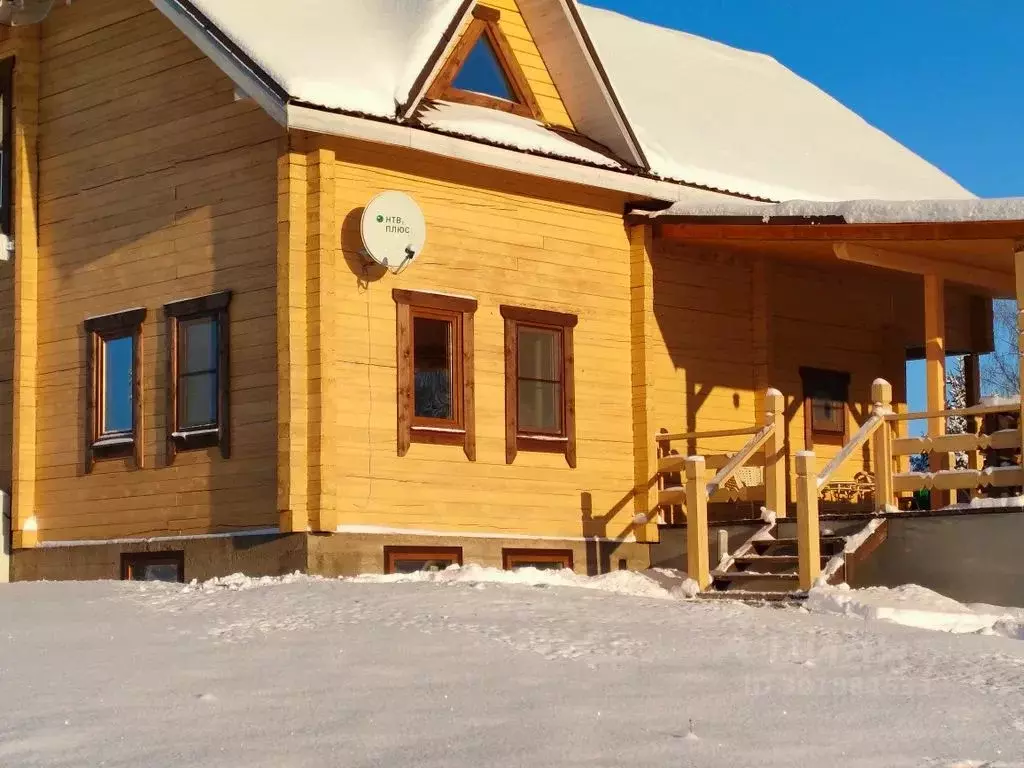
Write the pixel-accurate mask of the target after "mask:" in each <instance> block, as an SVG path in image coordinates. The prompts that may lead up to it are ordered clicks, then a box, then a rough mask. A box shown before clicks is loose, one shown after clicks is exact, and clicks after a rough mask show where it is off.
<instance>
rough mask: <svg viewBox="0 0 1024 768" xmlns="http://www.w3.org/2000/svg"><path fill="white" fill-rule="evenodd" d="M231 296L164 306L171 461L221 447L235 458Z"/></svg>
mask: <svg viewBox="0 0 1024 768" xmlns="http://www.w3.org/2000/svg"><path fill="white" fill-rule="evenodd" d="M230 303H231V291H224V292H222V293H216V294H213V295H210V296H202V297H200V298H196V299H187V300H185V301H177V302H173V303H171V304H166V305H164V314H165V315H166V316H167V323H168V328H167V337H168V338H169V339H170V350H169V351H168V375H167V380H168V382H169V387H168V390H169V391H168V398H167V399H168V419H167V423H168V435H167V440H168V456H169V457H170V458H171V459H173V457H174V455H175V454H177V453H179V452H181V451H188V450H195V449H200V448H209V447H212V446H217V447H219V448H220V452H221V455H222V456H223V457H224V458H225V459H226V458H229V457H230V455H231V450H230V440H229V434H230V432H229V430H230V423H231V422H230V386H229V383H230V379H229V374H228V346H229V345H228V339H229V330H228V306H229V305H230Z"/></svg>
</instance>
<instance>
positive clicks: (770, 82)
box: [581, 6, 973, 200]
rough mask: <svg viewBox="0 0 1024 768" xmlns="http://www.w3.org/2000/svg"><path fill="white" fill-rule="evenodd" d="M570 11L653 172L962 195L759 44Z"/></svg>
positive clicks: (728, 182)
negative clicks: (754, 48) (579, 20)
mask: <svg viewBox="0 0 1024 768" xmlns="http://www.w3.org/2000/svg"><path fill="white" fill-rule="evenodd" d="M581 12H582V14H583V19H584V21H585V23H586V26H587V29H588V30H589V31H590V34H591V36H592V37H593V39H594V44H595V46H596V48H597V53H598V55H599V56H600V57H601V60H602V61H603V62H604V66H605V68H606V69H607V71H608V74H609V77H610V78H611V81H612V85H613V86H614V87H615V89H616V91H617V92H618V94H619V97H620V99H621V100H622V102H623V106H624V107H625V111H626V115H627V117H628V119H629V121H630V123H631V124H632V126H633V129H634V130H635V131H636V134H637V136H638V137H639V139H640V143H641V144H642V145H643V148H644V151H645V153H646V155H647V158H648V160H649V161H650V166H651V170H652V171H653V172H654V173H656V174H658V175H659V176H662V177H664V178H667V179H674V180H677V181H683V182H689V183H691V184H697V185H700V186H705V187H710V188H713V189H720V190H724V191H729V192H735V193H740V194H743V195H749V196H752V197H760V198H766V199H769V200H789V199H804V200H846V199H864V198H877V199H881V200H909V199H918V198H964V197H973V195H971V193H970V192H968V191H967V190H966V189H964V188H963V187H962V186H960V185H959V184H958V183H956V182H955V181H954V180H953V179H951V178H950V177H949V176H947V175H946V174H945V173H943V172H942V171H940V170H939V169H938V168H936V167H935V166H933V165H932V164H930V163H928V162H927V161H926V160H924V159H922V158H921V157H919V156H918V155H916V154H914V153H913V152H911V151H910V150H909V149H907V148H906V147H904V146H903V145H901V144H900V143H899V142H897V141H896V140H895V139H893V138H891V137H890V136H888V135H886V134H885V133H883V132H882V131H880V130H878V129H877V128H875V127H873V126H872V125H870V124H869V123H867V122H866V121H865V120H864V119H863V118H861V117H860V116H858V115H857V114H855V113H854V112H852V111H851V110H849V109H848V108H846V107H845V106H843V105H842V104H840V103H839V102H838V101H836V100H835V99H833V98H832V97H831V96H829V95H828V94H827V93H825V92H824V91H822V90H821V89H819V88H817V87H816V86H814V85H812V84H811V83H809V82H807V81H806V80H804V79H803V78H801V77H799V76H798V75H796V74H795V73H793V72H791V71H790V70H788V69H786V68H785V67H784V66H782V65H781V64H779V62H777V61H776V60H775V59H773V58H771V57H770V56H765V55H763V54H758V53H750V52H748V51H743V50H739V49H737V48H731V47H730V46H727V45H723V44H721V43H716V42H713V41H711V40H706V39H704V38H701V37H697V36H696V35H691V34H687V33H685V32H679V31H677V30H672V29H665V28H664V27H658V26H654V25H653V24H646V23H644V22H641V21H637V20H635V19H631V18H629V17H626V16H623V15H621V14H618V13H614V12H612V11H605V10H600V9H597V8H590V7H587V6H581Z"/></svg>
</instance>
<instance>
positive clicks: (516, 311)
mask: <svg viewBox="0 0 1024 768" xmlns="http://www.w3.org/2000/svg"><path fill="white" fill-rule="evenodd" d="M501 316H502V317H503V318H504V319H505V460H506V462H507V463H509V464H511V463H512V462H513V461H515V458H516V455H517V454H518V452H519V451H543V452H546V453H562V454H564V455H565V458H566V461H567V462H568V463H569V466H570V467H575V466H576V397H575V376H574V372H573V366H574V359H573V329H574V328H575V327H576V324H577V317H576V315H567V314H563V313H561V312H549V311H546V310H541V309H526V308H523V307H505V306H503V307H502V308H501Z"/></svg>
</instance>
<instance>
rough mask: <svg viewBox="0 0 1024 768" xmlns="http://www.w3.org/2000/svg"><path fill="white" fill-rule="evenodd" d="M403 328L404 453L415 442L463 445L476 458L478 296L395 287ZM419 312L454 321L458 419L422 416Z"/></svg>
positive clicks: (401, 440) (401, 432)
mask: <svg viewBox="0 0 1024 768" xmlns="http://www.w3.org/2000/svg"><path fill="white" fill-rule="evenodd" d="M392 298H393V299H394V301H395V305H396V317H397V332H396V351H397V356H398V360H397V377H398V381H397V398H398V455H399V456H405V455H406V454H408V452H409V449H410V447H411V445H412V443H433V444H441V445H461V446H462V447H463V450H464V452H465V454H466V458H468V459H469V460H470V461H476V378H475V373H474V343H473V336H474V315H475V313H476V310H477V307H478V303H477V301H476V299H473V298H469V297H463V296H449V295H447V294H441V293H427V292H423V291H411V290H405V289H401V288H395V289H394V290H393V291H392ZM417 317H424V318H429V319H436V320H446V321H449V322H451V323H452V355H451V356H452V360H451V362H452V411H453V416H454V418H453V419H428V418H424V417H418V416H416V380H415V374H416V371H415V361H414V359H413V351H414V346H413V345H414V338H413V336H414V324H415V319H416V318H417Z"/></svg>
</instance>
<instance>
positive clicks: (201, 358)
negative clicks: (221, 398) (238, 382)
mask: <svg viewBox="0 0 1024 768" xmlns="http://www.w3.org/2000/svg"><path fill="white" fill-rule="evenodd" d="M178 344H179V349H178V360H179V369H178V428H179V429H182V430H188V429H197V428H201V427H213V426H216V424H217V415H218V414H217V379H218V375H219V372H218V351H217V319H216V318H214V317H200V318H195V319H192V320H183V321H181V322H180V323H179V324H178Z"/></svg>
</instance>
